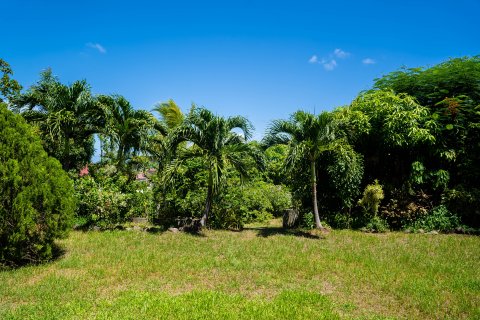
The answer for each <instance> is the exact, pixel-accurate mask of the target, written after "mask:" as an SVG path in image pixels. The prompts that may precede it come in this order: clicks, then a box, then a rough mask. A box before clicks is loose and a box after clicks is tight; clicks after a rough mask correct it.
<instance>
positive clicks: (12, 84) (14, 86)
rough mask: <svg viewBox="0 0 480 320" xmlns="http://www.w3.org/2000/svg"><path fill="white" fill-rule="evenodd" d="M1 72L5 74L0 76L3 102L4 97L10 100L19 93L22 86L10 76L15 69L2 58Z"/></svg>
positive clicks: (0, 99)
mask: <svg viewBox="0 0 480 320" xmlns="http://www.w3.org/2000/svg"><path fill="white" fill-rule="evenodd" d="M0 73H2V74H3V75H2V77H1V78H0V102H2V101H3V99H7V100H8V99H10V98H11V97H14V96H15V95H17V94H19V93H20V90H22V86H21V85H20V84H19V83H18V82H17V81H16V80H13V79H11V78H10V76H11V75H12V74H13V71H12V69H11V68H10V65H9V64H8V63H7V62H6V61H5V60H3V59H0ZM2 97H3V98H2Z"/></svg>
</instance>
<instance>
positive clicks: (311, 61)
mask: <svg viewBox="0 0 480 320" xmlns="http://www.w3.org/2000/svg"><path fill="white" fill-rule="evenodd" d="M308 62H309V63H318V57H317V56H316V55H313V56H312V57H311V58H310V59H309V60H308Z"/></svg>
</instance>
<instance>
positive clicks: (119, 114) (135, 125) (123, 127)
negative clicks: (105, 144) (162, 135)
mask: <svg viewBox="0 0 480 320" xmlns="http://www.w3.org/2000/svg"><path fill="white" fill-rule="evenodd" d="M97 99H98V101H99V103H100V104H102V105H104V106H105V107H106V109H107V110H108V113H107V114H108V122H107V125H106V127H105V129H104V132H103V134H104V135H106V136H107V137H108V138H109V139H110V141H109V142H110V146H111V148H114V149H116V161H117V166H118V168H119V169H120V170H124V169H125V164H126V162H127V161H128V160H129V159H131V157H132V156H135V155H137V154H138V153H139V152H141V151H146V150H147V149H148V137H149V135H151V134H153V131H154V130H155V129H157V130H163V129H162V128H161V125H160V124H159V123H158V121H157V120H156V119H155V117H154V116H153V115H152V114H151V113H150V112H148V111H145V110H135V109H134V108H133V107H132V106H131V104H130V102H128V100H127V99H125V98H124V97H122V96H118V95H113V96H105V95H101V96H99V97H98V98H97Z"/></svg>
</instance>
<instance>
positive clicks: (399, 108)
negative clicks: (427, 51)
mask: <svg viewBox="0 0 480 320" xmlns="http://www.w3.org/2000/svg"><path fill="white" fill-rule="evenodd" d="M349 108H350V109H351V112H360V113H361V114H363V115H365V116H366V117H367V119H368V124H367V127H368V130H366V131H364V132H360V135H359V137H357V138H356V142H355V143H354V145H355V149H356V150H357V151H359V152H360V153H361V154H363V155H364V160H365V179H366V180H367V181H372V180H375V179H380V180H382V181H384V182H385V184H389V185H390V187H391V186H396V187H399V186H401V185H402V184H403V183H404V182H406V181H407V180H408V177H409V175H410V173H411V164H412V162H414V161H417V160H418V158H419V155H421V153H422V152H421V150H424V149H425V148H428V147H429V146H431V145H433V144H434V143H435V136H434V135H433V134H432V126H433V124H432V122H431V121H429V110H428V108H426V107H422V106H421V105H419V104H418V103H416V102H415V100H414V99H413V98H412V97H410V96H408V95H405V94H395V93H394V92H392V91H390V90H387V91H374V92H367V93H364V94H361V95H360V96H359V97H357V98H356V99H355V100H354V101H353V102H352V104H351V106H350V107H349ZM357 119H358V116H355V117H353V120H352V121H357ZM349 121H350V120H349V119H348V118H345V119H344V122H346V123H347V124H346V126H347V127H349V126H350V125H349V124H348V122H349Z"/></svg>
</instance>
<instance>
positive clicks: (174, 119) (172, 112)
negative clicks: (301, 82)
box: [153, 99, 185, 130]
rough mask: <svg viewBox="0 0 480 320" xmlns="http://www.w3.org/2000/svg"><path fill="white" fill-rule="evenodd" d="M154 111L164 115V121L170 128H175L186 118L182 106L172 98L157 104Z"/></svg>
mask: <svg viewBox="0 0 480 320" xmlns="http://www.w3.org/2000/svg"><path fill="white" fill-rule="evenodd" d="M153 111H156V112H158V113H159V114H160V116H161V117H162V121H163V122H164V123H165V125H166V126H167V128H168V129H169V130H173V129H175V128H176V127H178V126H179V125H180V124H182V122H183V120H184V119H185V115H184V114H183V112H182V110H181V109H180V107H179V106H178V105H177V104H176V103H175V101H173V100H172V99H170V100H168V101H167V102H162V103H159V104H157V105H156V106H155V107H154V108H153Z"/></svg>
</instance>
